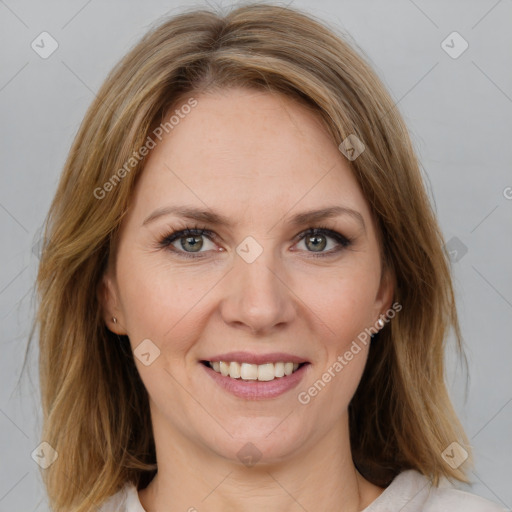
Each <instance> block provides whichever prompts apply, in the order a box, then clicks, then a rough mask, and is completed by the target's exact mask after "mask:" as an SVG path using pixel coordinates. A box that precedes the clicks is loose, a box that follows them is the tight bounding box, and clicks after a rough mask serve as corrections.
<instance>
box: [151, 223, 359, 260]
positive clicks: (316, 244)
mask: <svg viewBox="0 0 512 512" xmlns="http://www.w3.org/2000/svg"><path fill="white" fill-rule="evenodd" d="M215 238H216V235H215V233H214V232H213V231H210V230H209V229H206V228H200V227H197V226H195V227H191V228H190V227H187V228H184V229H180V230H177V231H173V232H172V233H170V234H168V235H165V236H163V237H162V239H161V240H160V241H159V242H158V244H157V245H158V247H159V248H166V249H169V250H171V251H172V252H174V253H176V254H178V255H179V256H183V257H185V258H202V257H204V256H205V255H206V254H205V253H207V252H209V251H211V250H214V251H218V249H216V245H215V244H214V243H213V240H215ZM294 240H296V241H297V243H296V245H299V244H300V243H304V247H305V248H306V249H305V252H308V253H311V256H313V257H327V256H332V255H334V254H337V253H339V252H340V251H342V250H343V249H345V248H346V247H348V246H350V245H351V244H352V239H350V238H348V237H346V236H344V235H342V234H341V233H338V232H337V231H333V230H332V229H329V228H324V227H316V228H309V229H307V230H306V231H303V232H301V233H299V234H298V235H297V236H296V237H295V238H294ZM208 244H211V246H210V247H208ZM204 248H206V249H205V250H202V249H204ZM326 248H327V249H328V250H325V249H326ZM220 250H221V251H222V250H223V249H220ZM301 250H302V249H301Z"/></svg>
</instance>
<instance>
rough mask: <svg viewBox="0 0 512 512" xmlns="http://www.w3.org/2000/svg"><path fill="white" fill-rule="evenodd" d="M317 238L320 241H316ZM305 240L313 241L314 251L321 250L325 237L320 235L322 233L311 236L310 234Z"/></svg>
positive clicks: (324, 244) (324, 243)
mask: <svg viewBox="0 0 512 512" xmlns="http://www.w3.org/2000/svg"><path fill="white" fill-rule="evenodd" d="M318 240H321V241H320V242H318ZM307 242H312V243H313V246H312V247H313V250H314V251H321V250H323V249H325V246H326V242H325V237H324V236H322V235H320V236H319V235H313V236H310V237H309V238H308V240H307ZM307 242H306V245H307Z"/></svg>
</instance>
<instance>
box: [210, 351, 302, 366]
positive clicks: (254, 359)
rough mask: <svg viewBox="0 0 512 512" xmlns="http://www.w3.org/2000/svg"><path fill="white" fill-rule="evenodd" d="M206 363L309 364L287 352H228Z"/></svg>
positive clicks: (213, 357) (211, 358)
mask: <svg viewBox="0 0 512 512" xmlns="http://www.w3.org/2000/svg"><path fill="white" fill-rule="evenodd" d="M205 361H212V362H213V361H224V362H237V363H250V364H265V363H299V364H300V363H307V362H308V361H307V360H306V359H304V358H303V357H299V356H294V355H292V354H286V353H285V352H272V353H271V354H253V353H251V352H227V353H225V354H217V355H215V356H212V357H209V358H208V359H205Z"/></svg>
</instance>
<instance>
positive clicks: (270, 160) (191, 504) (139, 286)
mask: <svg viewBox="0 0 512 512" xmlns="http://www.w3.org/2000/svg"><path fill="white" fill-rule="evenodd" d="M38 285H39V291H40V300H41V301H40V308H39V313H38V322H39V333H40V375H41V377H40V378H41V390H42V402H43V413H44V425H43V439H44V440H45V441H46V442H47V443H48V447H47V448H48V449H47V453H50V455H48V456H49V457H51V461H49V463H48V464H47V466H48V468H47V469H45V470H44V473H43V478H44V482H45V485H46V487H47V491H48V495H49V498H50V502H51V506H52V507H53V510H54V511H56V512H63V511H66V512H71V511H72V512H85V511H90V510H101V511H103V512H106V511H110V510H112V511H113V510H115V511H126V512H135V511H137V512H143V511H146V512H151V511H156V510H173V511H174V510H176V511H178V510H189V511H193V510H200V511H202V510H204V511H221V510H222V511H224V510H235V509H236V510H244V511H256V510H262V509H266V510H269V511H282V510H288V511H295V510H297V511H298V510H309V511H313V510H325V511H339V510H343V511H346V512H352V511H354V512H355V511H361V510H364V511H365V512H384V511H388V510H401V511H403V512H412V511H420V510H421V511H427V510H432V511H433V510H441V509H442V510H451V511H454V512H456V511H464V512H468V511H474V512H476V511H481V512H484V511H486V512H491V511H500V510H503V509H501V508H500V507H499V506H498V505H495V504H493V503H491V502H489V501H487V500H484V499H483V498H480V497H478V496H476V495H473V494H470V493H466V492H461V491H458V490H455V489H453V488H451V487H450V486H449V485H448V484H449V482H450V481H452V482H453V481H462V482H468V477H467V474H468V470H469V467H470V466H471V464H472V459H471V450H470V447H469V441H468V439H467V437H466V435H465V433H464V430H463V428H462V426H461V424H460V423H459V421H458V419H457V417H456V415H455V413H454V410H453V407H452V405H451V402H450V399H449V396H448V393H447V390H446V387H445V383H444V380H443V371H444V368H443V343H444V339H445V337H446V335H447V332H448V329H449V328H452V329H453V330H454V333H455V336H456V339H457V342H458V347H459V349H460V350H461V353H462V343H461V336H460V329H459V325H458V320H457V313H456V307H455V303H454V295H453V290H452V284H451V276H450V270H449V263H448V260H447V255H446V253H445V251H444V250H443V238H442V235H441V232H440V229H439V227H438V224H437V222H436V219H435V216H434V214H433V212H432V210H431V208H430V204H429V201H428V197H427V195H426V193H425V190H424V186H423V183H422V180H421V175H420V172H419V167H418V162H417V160H416V157H415V155H414V152H413V149H412V147H411V143H410V141H409V138H408V135H407V131H406V128H405V126H404V124H403V121H402V120H401V118H400V116H399V113H398V112H397V110H396V108H395V106H394V104H393V102H392V100H391V98H390V97H389V95H388V93H387V92H386V91H385V90H384V88H383V86H382V85H381V83H380V82H379V80H378V78H377V77H376V76H375V74H374V73H373V72H372V70H371V69H370V68H369V67H368V65H367V64H366V63H365V62H364V61H363V60H362V59H361V58H360V57H359V56H358V55H357V54H356V53H355V52H354V50H352V49H351V48H350V47H349V46H348V45H347V44H346V43H345V42H344V41H342V40H341V39H340V38H339V37H338V36H337V35H335V34H334V33H333V32H332V31H331V30H329V29H327V28H325V27H324V26H322V25H321V24H320V23H318V22H317V21H315V20H313V19H312V18H311V17H309V16H306V15H304V14H301V13H300V12H298V11H296V10H292V9H289V8H283V7H272V6H268V5H258V4H254V5H249V6H244V7H240V8H238V9H236V10H234V11H232V12H231V13H229V14H228V15H227V16H225V17H221V16H219V15H216V14H214V13H211V12H206V11H194V12H188V13H184V14H182V15H179V16H176V17H174V18H172V19H170V20H167V21H165V22H164V23H162V24H161V25H160V26H158V27H156V28H155V29H153V30H152V31H150V32H149V33H148V34H147V35H146V36H145V37H144V38H143V39H142V40H141V42H140V43H139V44H137V45H136V46H135V47H134V48H133V49H132V50H131V51H130V52H129V53H128V54H127V56H126V57H125V58H124V59H123V60H122V61H121V62H120V63H119V64H118V65H117V66H116V67H115V68H114V70H113V71H112V73H111V74H110V75H109V77H108V78H107V80H106V82H105V84H104V85H103V87H102V88H101V90H100V91H99V93H98V95H97V98H96V99H95V101H94V102H93V104H92V105H91V107H90V109H89V111H88V112H87V114H86V117H85V120H84V122H83V124H82V126H81V128H80V130H79V133H78V135H77V137H76V140H75V142H74V144H73V147H72V149H71V152H70V154H69V158H68V160H67V162H66V165H65V169H64V172H63V175H62V178H61V181H60V184H59V187H58V190H57V193H56V196H55V199H54V201H53V204H52V206H51V209H50V212H49V216H48V220H47V227H46V232H45V244H44V251H43V256H42V259H41V266H40V271H39V276H38Z"/></svg>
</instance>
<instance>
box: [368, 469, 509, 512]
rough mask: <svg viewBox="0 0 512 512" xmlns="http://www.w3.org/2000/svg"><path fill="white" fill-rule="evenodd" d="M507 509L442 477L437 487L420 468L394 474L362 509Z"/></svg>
mask: <svg viewBox="0 0 512 512" xmlns="http://www.w3.org/2000/svg"><path fill="white" fill-rule="evenodd" d="M397 507H399V509H400V511H401V512H508V511H507V510H506V509H505V508H503V507H501V506H500V505H498V504H496V503H493V502H491V501H489V500H487V499H485V498H482V497H480V496H477V495H476V494H472V493H469V492H466V491H461V490H459V489H456V488H455V487H453V486H452V485H451V484H450V483H449V482H448V480H446V479H443V480H442V481H441V483H440V485H439V486H438V487H434V486H432V485H431V483H430V480H429V479H428V478H427V477H426V476H424V475H423V474H421V473H420V472H419V471H416V470H414V469H409V470H406V471H403V472H402V473H400V474H399V475H397V476H396V477H395V479H394V480H393V481H392V482H391V484H390V485H389V486H388V487H387V488H386V489H385V490H384V491H383V493H382V494H381V495H380V496H379V497H378V498H377V499H376V500H375V501H374V502H373V503H371V504H370V506H368V507H367V508H365V509H364V510H363V511H362V512H390V511H392V510H396V509H397Z"/></svg>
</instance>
